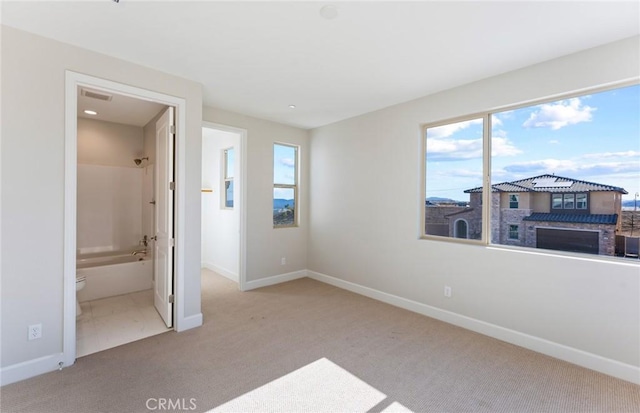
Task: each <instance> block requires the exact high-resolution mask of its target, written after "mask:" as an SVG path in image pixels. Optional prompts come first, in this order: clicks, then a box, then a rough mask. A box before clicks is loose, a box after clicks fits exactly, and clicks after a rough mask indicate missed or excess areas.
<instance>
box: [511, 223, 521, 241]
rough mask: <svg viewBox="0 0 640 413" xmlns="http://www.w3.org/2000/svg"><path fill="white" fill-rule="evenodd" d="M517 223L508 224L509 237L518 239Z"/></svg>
mask: <svg viewBox="0 0 640 413" xmlns="http://www.w3.org/2000/svg"><path fill="white" fill-rule="evenodd" d="M519 238H520V235H519V228H518V225H509V239H519Z"/></svg>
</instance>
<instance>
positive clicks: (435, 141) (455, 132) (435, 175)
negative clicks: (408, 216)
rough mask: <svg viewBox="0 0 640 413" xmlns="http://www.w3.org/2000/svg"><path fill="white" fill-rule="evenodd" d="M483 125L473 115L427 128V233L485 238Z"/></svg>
mask: <svg viewBox="0 0 640 413" xmlns="http://www.w3.org/2000/svg"><path fill="white" fill-rule="evenodd" d="M483 128H484V120H483V119H482V118H469V119H465V120H461V121H457V122H449V123H444V124H435V125H432V126H428V127H426V128H425V129H424V148H425V172H424V182H425V198H426V203H425V204H426V206H425V211H424V212H425V219H424V226H423V228H424V231H425V232H424V234H425V235H427V236H438V237H443V238H444V237H447V238H466V239H475V240H479V239H481V236H482V232H481V231H480V228H481V226H482V208H483V206H482V175H481V174H479V173H478V171H482V148H483V146H482V135H483ZM469 177H473V178H472V179H471V181H472V182H473V185H471V186H469V185H468V184H469V181H470V179H469ZM468 188H473V189H471V190H469V191H466V189H468ZM454 219H458V220H457V221H454V224H453V225H451V226H450V223H451V221H452V220H454ZM470 221H473V222H474V223H475V224H474V226H470V225H468V222H470ZM463 225H464V229H463Z"/></svg>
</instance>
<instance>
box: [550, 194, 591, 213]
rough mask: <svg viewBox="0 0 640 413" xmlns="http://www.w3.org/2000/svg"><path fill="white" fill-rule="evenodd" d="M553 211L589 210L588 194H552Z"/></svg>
mask: <svg viewBox="0 0 640 413" xmlns="http://www.w3.org/2000/svg"><path fill="white" fill-rule="evenodd" d="M551 209H564V210H576V209H581V210H585V209H587V194H584V193H582V194H552V195H551Z"/></svg>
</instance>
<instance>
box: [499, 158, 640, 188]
mask: <svg viewBox="0 0 640 413" xmlns="http://www.w3.org/2000/svg"><path fill="white" fill-rule="evenodd" d="M503 170H504V171H506V172H508V173H511V174H517V175H519V176H520V177H525V176H533V175H540V174H547V173H548V174H556V175H560V176H566V177H568V178H575V179H585V178H584V177H586V176H592V177H602V176H609V175H616V174H626V173H635V174H636V176H638V171H640V161H635V160H634V161H627V162H595V163H584V162H580V161H574V160H569V159H541V160H538V161H529V162H519V163H514V164H511V165H507V166H505V167H504V168H503ZM599 183H604V184H609V185H616V184H615V182H605V181H602V182H599Z"/></svg>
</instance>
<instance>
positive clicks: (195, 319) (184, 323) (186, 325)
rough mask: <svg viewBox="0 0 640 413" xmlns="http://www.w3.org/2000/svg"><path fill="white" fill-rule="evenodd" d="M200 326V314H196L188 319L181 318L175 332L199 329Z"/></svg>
mask: <svg viewBox="0 0 640 413" xmlns="http://www.w3.org/2000/svg"><path fill="white" fill-rule="evenodd" d="M201 325H202V313H198V314H195V315H190V316H189V317H185V318H183V319H182V320H181V321H180V322H179V323H178V325H177V326H176V331H177V332H181V331H185V330H190V329H192V328H196V327H200V326H201Z"/></svg>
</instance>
